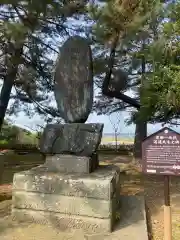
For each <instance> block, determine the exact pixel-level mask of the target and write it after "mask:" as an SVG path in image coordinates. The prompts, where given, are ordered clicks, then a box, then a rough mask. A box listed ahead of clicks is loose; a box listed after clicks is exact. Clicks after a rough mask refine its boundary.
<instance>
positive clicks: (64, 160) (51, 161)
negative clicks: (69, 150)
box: [46, 154, 98, 173]
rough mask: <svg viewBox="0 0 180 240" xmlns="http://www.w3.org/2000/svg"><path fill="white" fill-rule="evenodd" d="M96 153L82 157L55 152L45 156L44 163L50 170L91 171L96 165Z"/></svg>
mask: <svg viewBox="0 0 180 240" xmlns="http://www.w3.org/2000/svg"><path fill="white" fill-rule="evenodd" d="M97 161H98V158H97V155H95V154H93V156H92V157H82V156H75V155H68V154H55V155H52V156H47V157H46V165H47V167H48V168H49V170H50V171H59V172H69V173H73V172H74V173H91V172H92V171H94V170H95V169H96V168H97V167H98V163H97Z"/></svg>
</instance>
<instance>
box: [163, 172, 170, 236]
mask: <svg viewBox="0 0 180 240" xmlns="http://www.w3.org/2000/svg"><path fill="white" fill-rule="evenodd" d="M171 239H172V219H171V205H170V191H169V176H168V175H165V176H164V240H171Z"/></svg>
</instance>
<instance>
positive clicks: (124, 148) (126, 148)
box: [0, 143, 134, 153]
mask: <svg viewBox="0 0 180 240" xmlns="http://www.w3.org/2000/svg"><path fill="white" fill-rule="evenodd" d="M133 147H134V145H129V144H127V145H126V144H122V145H118V148H117V149H116V146H115V145H110V144H109V145H107V144H106V145H99V148H98V151H99V152H117V153H128V152H132V151H133ZM0 149H1V150H5V149H10V150H14V151H15V152H20V151H27V152H39V147H38V145H35V144H2V143H0Z"/></svg>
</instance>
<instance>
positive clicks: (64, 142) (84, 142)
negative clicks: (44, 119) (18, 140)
mask: <svg viewBox="0 0 180 240" xmlns="http://www.w3.org/2000/svg"><path fill="white" fill-rule="evenodd" d="M103 126H104V125H103V124H99V123H89V124H84V123H72V124H49V125H47V126H46V128H45V129H44V132H43V135H42V137H41V141H40V150H41V152H42V153H45V154H74V155H78V156H87V157H88V156H90V157H91V156H92V154H93V153H95V152H96V150H97V148H98V146H99V144H100V142H101V138H102V131H103Z"/></svg>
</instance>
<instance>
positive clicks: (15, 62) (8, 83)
mask: <svg viewBox="0 0 180 240" xmlns="http://www.w3.org/2000/svg"><path fill="white" fill-rule="evenodd" d="M22 50H23V47H22V46H21V47H20V48H18V49H15V50H14V53H13V54H12V56H11V58H10V59H9V62H10V63H11V65H10V66H7V68H8V69H7V74H6V76H5V78H4V82H3V86H2V89H1V93H0V132H1V129H2V125H3V122H4V117H5V114H6V110H7V107H8V103H9V99H10V95H11V90H12V87H13V84H14V81H15V79H16V75H17V72H18V66H19V63H20V59H21V54H22Z"/></svg>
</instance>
